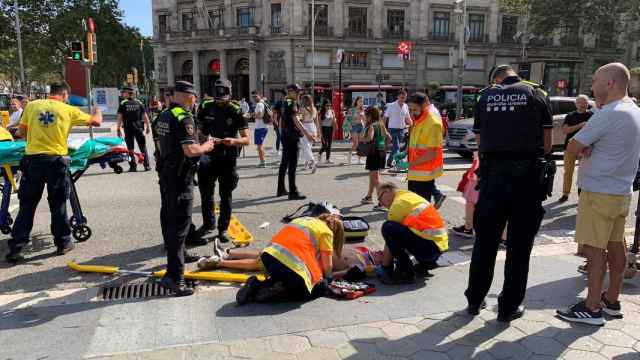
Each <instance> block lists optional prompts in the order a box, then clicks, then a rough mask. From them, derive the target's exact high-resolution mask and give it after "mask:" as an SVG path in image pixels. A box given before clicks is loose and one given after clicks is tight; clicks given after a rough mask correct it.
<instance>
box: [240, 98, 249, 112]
mask: <svg viewBox="0 0 640 360" xmlns="http://www.w3.org/2000/svg"><path fill="white" fill-rule="evenodd" d="M240 110H242V113H243V114H248V113H249V111H250V110H251V109H250V107H249V103H248V102H247V101H246V100H245V99H244V98H242V100H240Z"/></svg>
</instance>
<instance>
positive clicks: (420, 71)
mask: <svg viewBox="0 0 640 360" xmlns="http://www.w3.org/2000/svg"><path fill="white" fill-rule="evenodd" d="M415 60H416V90H418V91H423V90H424V88H425V87H426V86H427V78H426V76H427V52H426V50H423V49H418V50H417V51H416V58H415Z"/></svg>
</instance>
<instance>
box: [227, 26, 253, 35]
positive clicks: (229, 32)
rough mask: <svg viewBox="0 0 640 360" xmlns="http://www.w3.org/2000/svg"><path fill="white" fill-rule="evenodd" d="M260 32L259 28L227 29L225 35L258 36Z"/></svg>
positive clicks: (241, 27)
mask: <svg viewBox="0 0 640 360" xmlns="http://www.w3.org/2000/svg"><path fill="white" fill-rule="evenodd" d="M258 32H259V28H258V27H257V26H240V27H236V28H226V29H225V30H224V34H225V36H226V35H256V34H258Z"/></svg>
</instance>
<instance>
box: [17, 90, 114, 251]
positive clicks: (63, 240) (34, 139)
mask: <svg viewBox="0 0 640 360" xmlns="http://www.w3.org/2000/svg"><path fill="white" fill-rule="evenodd" d="M70 92H71V88H70V87H69V85H68V84H67V83H66V82H64V81H62V82H57V83H54V84H52V85H51V95H50V96H49V98H48V99H43V100H35V101H32V102H30V103H29V104H28V105H27V106H26V107H25V109H24V112H23V114H22V117H21V118H20V124H19V128H18V133H17V135H18V137H21V138H25V139H27V146H26V149H25V156H24V158H23V159H22V162H21V164H20V166H21V170H22V178H21V179H20V192H19V196H18V198H19V199H20V210H19V211H18V216H17V217H16V222H15V225H14V227H13V232H12V237H11V239H10V240H9V254H8V255H7V257H6V260H7V261H8V262H12V263H16V262H20V261H23V260H24V256H23V255H22V249H23V248H24V246H25V245H26V244H27V243H28V242H29V236H30V233H31V228H32V227H33V219H34V216H35V213H36V208H37V207H38V203H39V202H40V199H41V198H42V192H43V190H44V186H45V184H46V185H47V193H48V200H49V210H50V211H51V232H52V234H53V242H54V243H55V245H56V248H57V252H56V253H57V254H58V255H64V254H66V253H68V252H69V251H71V250H72V249H73V247H74V245H73V243H72V242H71V237H70V235H71V229H70V227H69V218H68V216H67V200H68V199H69V181H70V179H69V164H70V159H69V157H68V153H69V149H68V148H67V138H68V137H69V131H70V130H71V127H73V126H79V125H87V126H100V124H102V113H101V112H100V109H99V108H98V107H95V108H94V113H93V115H89V114H85V113H83V112H82V111H80V110H79V109H78V108H76V107H73V106H69V105H67V104H66V102H67V101H68V100H69V94H70Z"/></svg>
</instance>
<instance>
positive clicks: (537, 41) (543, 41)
mask: <svg viewBox="0 0 640 360" xmlns="http://www.w3.org/2000/svg"><path fill="white" fill-rule="evenodd" d="M529 45H530V46H536V47H551V46H553V40H552V39H549V38H538V37H537V38H533V39H531V40H530V41H529Z"/></svg>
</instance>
